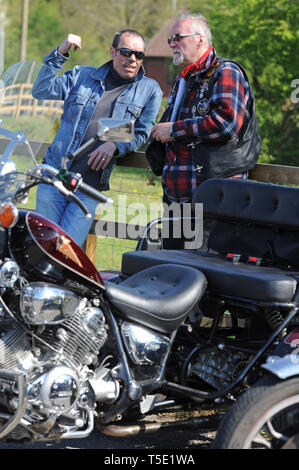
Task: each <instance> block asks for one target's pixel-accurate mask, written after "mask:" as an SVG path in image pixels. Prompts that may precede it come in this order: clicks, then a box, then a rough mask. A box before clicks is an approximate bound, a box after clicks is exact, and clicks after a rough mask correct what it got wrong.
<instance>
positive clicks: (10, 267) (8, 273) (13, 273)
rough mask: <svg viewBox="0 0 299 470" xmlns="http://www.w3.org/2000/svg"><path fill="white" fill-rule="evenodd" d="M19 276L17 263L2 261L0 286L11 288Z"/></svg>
mask: <svg viewBox="0 0 299 470" xmlns="http://www.w3.org/2000/svg"><path fill="white" fill-rule="evenodd" d="M19 276H20V270H19V266H18V265H17V263H15V262H14V261H11V260H7V261H4V262H3V263H2V265H1V266H0V286H1V287H13V285H14V283H15V282H16V281H17V280H18V278H19Z"/></svg>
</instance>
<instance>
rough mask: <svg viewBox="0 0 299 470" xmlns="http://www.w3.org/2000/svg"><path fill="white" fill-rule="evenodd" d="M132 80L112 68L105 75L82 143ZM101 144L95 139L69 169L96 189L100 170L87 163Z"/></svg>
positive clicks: (109, 114)
mask: <svg viewBox="0 0 299 470" xmlns="http://www.w3.org/2000/svg"><path fill="white" fill-rule="evenodd" d="M132 81H133V80H125V79H123V78H122V77H120V76H119V75H118V74H117V73H116V72H115V70H114V69H111V70H110V72H109V73H108V74H107V76H106V80H105V91H104V93H103V95H102V97H101V99H100V101H99V102H98V103H97V105H96V107H95V110H94V112H93V115H92V118H91V120H90V122H89V125H88V127H87V129H86V132H85V135H84V137H83V140H82V144H84V143H85V142H87V141H88V140H89V139H90V138H91V137H94V136H95V135H96V133H97V129H98V124H97V121H98V120H99V119H100V118H101V117H105V118H107V117H111V116H112V113H113V108H114V105H115V101H116V100H117V98H118V96H119V95H120V94H121V93H122V92H123V90H124V89H125V88H127V87H128V86H129V85H130V83H131V82H132ZM100 145H101V141H99V140H97V141H96V142H94V143H93V144H91V145H90V146H89V147H88V148H87V149H86V150H85V151H83V152H82V153H80V154H79V155H77V157H76V158H75V159H74V161H73V162H72V163H71V166H70V170H71V171H74V172H75V173H80V174H81V175H82V177H83V180H84V181H85V183H87V184H89V185H90V186H93V187H94V188H96V189H101V186H100V179H101V175H102V171H101V170H99V171H96V170H92V168H91V167H90V166H89V165H88V164H87V162H88V158H89V154H90V153H91V152H92V151H93V150H95V149H96V148H97V147H99V146H100Z"/></svg>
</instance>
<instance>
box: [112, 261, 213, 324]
mask: <svg viewBox="0 0 299 470" xmlns="http://www.w3.org/2000/svg"><path fill="white" fill-rule="evenodd" d="M105 286H106V290H105V297H106V298H107V299H108V300H109V302H110V304H111V305H112V309H116V310H117V312H118V314H119V315H120V316H122V317H124V318H126V319H129V320H133V321H135V322H136V323H140V324H142V325H143V326H145V325H146V326H148V327H150V328H153V329H156V330H158V331H162V332H164V333H171V332H172V331H174V330H176V329H177V328H178V327H179V325H180V324H181V323H182V322H183V321H184V319H185V318H186V317H187V315H188V313H189V312H190V311H191V310H192V308H193V307H194V306H195V305H196V304H197V303H198V301H199V300H200V298H201V297H202V295H203V294H204V292H205V290H206V286H207V280H206V277H205V276H204V274H202V273H201V272H200V271H199V270H197V269H194V268H192V267H187V266H182V265H179V266H178V265H175V264H163V265H159V266H151V267H149V268H147V269H144V270H140V272H136V273H135V274H134V275H133V276H131V277H130V278H128V279H126V280H125V281H123V282H122V283H120V284H115V283H113V282H109V281H105Z"/></svg>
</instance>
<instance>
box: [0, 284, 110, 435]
mask: <svg viewBox="0 0 299 470" xmlns="http://www.w3.org/2000/svg"><path fill="white" fill-rule="evenodd" d="M19 305H20V313H21V316H22V317H23V321H24V326H22V322H21V321H19V320H17V319H14V318H12V316H11V315H7V313H5V312H4V311H2V314H1V311H0V331H1V336H0V407H1V409H2V410H3V408H4V409H5V410H7V411H9V412H10V413H14V412H15V410H16V408H17V405H18V394H17V392H16V390H15V387H13V386H8V385H7V383H6V382H7V381H5V379H4V378H3V377H2V376H1V369H5V370H12V371H14V372H17V373H22V374H26V383H27V385H26V399H27V404H26V411H25V414H24V416H23V419H22V420H21V423H20V424H19V425H18V426H17V428H15V429H14V430H13V432H12V433H11V434H10V435H9V438H10V439H13V440H16V439H22V438H25V437H28V438H29V439H31V440H34V439H41V436H42V437H45V436H46V435H47V436H49V435H50V434H49V432H51V437H53V436H54V438H55V436H56V437H60V436H61V435H67V437H76V435H77V434H78V430H79V432H80V431H81V432H83V433H84V432H85V431H82V429H83V430H86V429H87V428H88V427H90V424H88V422H89V421H90V420H92V419H93V413H94V408H95V404H96V400H98V395H99V392H98V390H100V398H101V400H102V401H103V403H111V402H113V401H115V400H116V399H117V397H118V395H119V384H118V382H117V381H116V379H114V378H112V376H111V375H110V371H109V370H107V369H105V368H104V367H103V368H101V367H99V368H97V369H95V370H94V368H92V367H90V365H91V364H92V363H93V362H94V360H95V358H96V357H97V356H98V354H99V351H100V349H101V348H102V347H103V345H104V344H105V342H106V340H107V337H108V332H107V329H108V328H107V325H106V321H105V315H104V313H103V311H102V310H101V308H100V306H95V305H94V304H92V303H91V302H90V301H88V299H86V298H83V299H82V298H79V297H77V296H76V294H74V293H73V292H71V291H69V290H67V289H64V288H61V287H57V286H52V285H45V284H42V283H30V284H28V285H26V286H25V287H23V289H22V290H21V294H20V302H19ZM4 415H5V413H4V414H3V413H1V411H0V422H1V419H2V418H3V416H4ZM7 415H8V414H6V416H7ZM6 419H7V418H6ZM89 432H90V430H89ZM80 437H81V436H80Z"/></svg>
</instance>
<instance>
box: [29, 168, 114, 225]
mask: <svg viewBox="0 0 299 470" xmlns="http://www.w3.org/2000/svg"><path fill="white" fill-rule="evenodd" d="M43 171H46V172H48V173H50V174H51V175H53V176H55V178H56V179H55V180H54V181H53V180H51V179H50V178H47V177H43V176H42V172H43ZM31 173H32V174H33V175H34V174H35V173H38V176H39V177H42V179H43V181H44V183H46V184H53V185H54V186H55V187H56V188H57V189H58V190H59V191H61V192H62V193H63V194H64V195H65V196H67V197H70V198H71V199H73V200H74V201H75V202H76V203H77V204H78V205H79V206H80V208H81V209H82V210H83V212H85V214H86V216H87V217H91V214H90V213H89V212H88V210H87V208H86V207H85V205H84V204H83V203H82V201H81V200H80V199H79V198H78V196H76V195H75V194H74V193H75V192H77V191H80V192H81V193H83V194H85V195H86V196H89V197H91V198H93V199H95V200H96V201H99V202H102V203H104V204H113V199H111V198H110V197H107V196H105V195H104V194H103V193H101V192H100V191H98V190H96V189H95V188H93V187H92V186H90V185H89V184H86V183H84V181H83V179H82V177H81V175H80V174H79V173H74V172H71V171H68V170H65V169H59V170H57V169H56V168H54V167H52V166H50V165H46V164H41V165H37V166H35V167H33V168H32V169H31Z"/></svg>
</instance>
